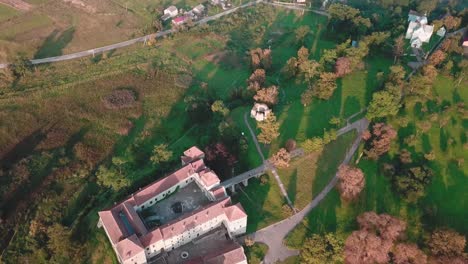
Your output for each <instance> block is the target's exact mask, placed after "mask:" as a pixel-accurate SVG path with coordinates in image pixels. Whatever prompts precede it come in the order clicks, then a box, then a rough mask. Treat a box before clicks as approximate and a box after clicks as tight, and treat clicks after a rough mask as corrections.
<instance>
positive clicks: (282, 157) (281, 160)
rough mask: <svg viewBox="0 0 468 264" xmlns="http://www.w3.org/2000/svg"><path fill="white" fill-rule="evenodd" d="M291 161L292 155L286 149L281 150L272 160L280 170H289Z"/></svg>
mask: <svg viewBox="0 0 468 264" xmlns="http://www.w3.org/2000/svg"><path fill="white" fill-rule="evenodd" d="M290 161H291V155H290V154H289V152H288V151H287V150H286V149H285V148H281V149H280V150H278V152H276V154H274V155H273V156H272V157H271V158H270V162H271V163H272V164H273V165H274V166H275V167H278V168H287V167H289V162H290Z"/></svg>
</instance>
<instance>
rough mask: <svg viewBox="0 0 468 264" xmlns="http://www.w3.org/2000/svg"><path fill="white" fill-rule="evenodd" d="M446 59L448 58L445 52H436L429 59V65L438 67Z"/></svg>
mask: <svg viewBox="0 0 468 264" xmlns="http://www.w3.org/2000/svg"><path fill="white" fill-rule="evenodd" d="M446 57H447V55H446V54H445V52H443V51H441V50H436V51H434V53H432V55H431V56H430V57H429V63H430V64H431V65H433V66H438V65H439V64H441V63H442V62H443V61H444V60H445V58H446Z"/></svg>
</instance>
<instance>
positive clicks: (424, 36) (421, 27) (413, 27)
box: [405, 10, 434, 49]
mask: <svg viewBox="0 0 468 264" xmlns="http://www.w3.org/2000/svg"><path fill="white" fill-rule="evenodd" d="M408 21H409V25H408V30H407V31H406V36H405V38H406V39H409V40H410V43H411V47H413V48H418V49H419V48H421V46H422V44H423V43H428V42H429V40H430V39H431V36H432V33H433V31H434V26H432V25H428V24H427V23H428V21H427V17H426V16H425V15H420V14H418V13H417V12H416V11H413V10H411V11H410V12H409V15H408Z"/></svg>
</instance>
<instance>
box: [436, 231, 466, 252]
mask: <svg viewBox="0 0 468 264" xmlns="http://www.w3.org/2000/svg"><path fill="white" fill-rule="evenodd" d="M428 245H429V248H430V250H431V253H432V254H434V255H436V256H444V257H456V256H461V255H462V254H463V252H464V250H465V245H466V238H465V236H464V235H461V234H459V233H457V232H455V231H454V230H451V229H437V230H435V231H434V232H433V233H432V235H431V238H430V240H429V243H428Z"/></svg>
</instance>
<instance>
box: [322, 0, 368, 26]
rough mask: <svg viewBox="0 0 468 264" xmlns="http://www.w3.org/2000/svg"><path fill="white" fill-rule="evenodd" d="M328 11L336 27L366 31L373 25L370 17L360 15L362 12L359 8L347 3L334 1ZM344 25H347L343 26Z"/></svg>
mask: <svg viewBox="0 0 468 264" xmlns="http://www.w3.org/2000/svg"><path fill="white" fill-rule="evenodd" d="M328 13H329V14H330V17H331V22H332V24H333V25H335V26H336V28H351V29H353V30H357V31H358V32H360V33H364V32H365V31H366V30H367V29H368V28H369V27H370V26H371V22H370V20H369V19H368V18H363V17H362V16H360V13H361V12H360V11H359V9H356V8H352V7H350V6H347V5H343V4H339V3H333V4H331V5H330V7H329V8H328ZM343 25H347V27H343Z"/></svg>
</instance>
